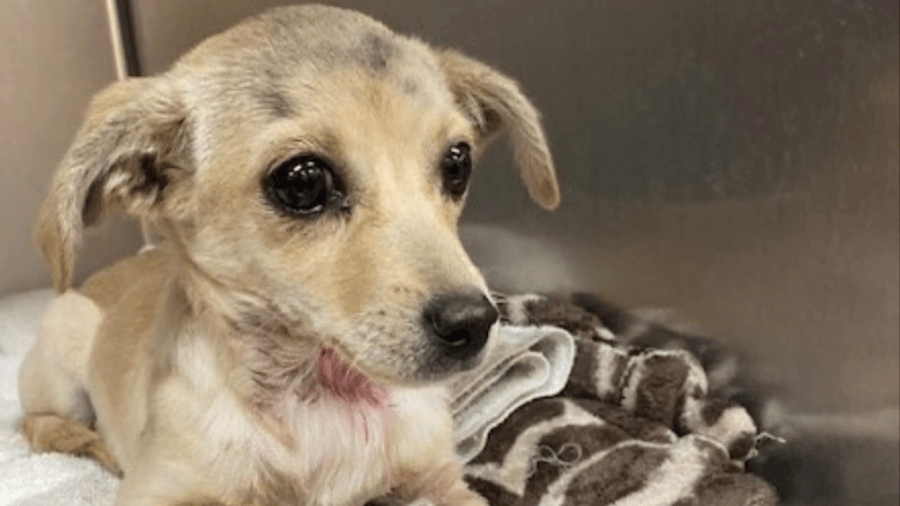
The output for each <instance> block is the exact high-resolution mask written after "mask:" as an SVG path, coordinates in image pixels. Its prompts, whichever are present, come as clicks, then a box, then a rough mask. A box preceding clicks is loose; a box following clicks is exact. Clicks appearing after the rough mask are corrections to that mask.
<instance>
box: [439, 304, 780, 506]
mask: <svg viewBox="0 0 900 506" xmlns="http://www.w3.org/2000/svg"><path fill="white" fill-rule="evenodd" d="M499 300H500V301H501V306H502V309H503V314H504V317H503V321H502V323H503V325H502V326H501V328H500V332H499V334H500V338H499V345H498V346H499V347H500V350H499V351H498V350H495V351H494V352H492V353H491V354H490V355H489V357H491V356H494V357H497V358H496V359H493V360H492V359H491V358H488V360H487V362H486V364H485V365H484V366H483V367H482V368H481V369H479V371H476V372H473V373H471V374H469V375H466V376H464V377H462V378H460V379H459V380H458V381H457V382H456V383H455V384H454V385H453V389H452V390H453V392H454V393H455V394H456V397H455V402H454V409H455V418H456V423H457V428H458V433H459V441H460V446H459V451H460V454H461V455H463V456H464V458H466V459H468V464H467V466H466V474H467V480H468V481H469V483H470V485H471V486H472V487H473V488H474V489H475V490H477V491H478V492H480V493H481V494H482V495H484V496H485V497H486V498H487V499H488V501H489V502H490V503H491V504H492V505H493V506H513V505H516V506H520V505H521V506H525V505H529V506H530V505H540V506H545V505H547V506H549V505H557V506H581V505H643V506H651V505H660V506H662V505H678V506H687V505H696V506H701V505H703V506H705V505H723V506H724V505H729V506H736V505H748V506H749V505H755V506H762V505H773V504H777V503H778V500H777V497H776V494H775V492H774V490H773V488H772V487H771V486H769V485H768V484H767V483H766V482H764V481H763V480H761V479H760V478H758V477H756V476H754V475H752V474H748V473H746V472H744V467H745V463H746V462H747V460H748V459H750V458H752V457H753V456H754V455H755V454H756V452H757V446H758V443H759V442H761V441H764V440H765V439H766V435H764V434H762V435H761V434H760V433H759V431H758V430H757V425H756V423H755V422H754V420H753V418H752V417H751V416H750V414H749V413H748V411H747V409H746V408H745V406H748V407H751V409H752V408H753V407H754V406H752V405H751V404H752V403H748V402H743V405H742V404H741V403H739V402H738V401H739V400H742V399H741V396H742V394H743V393H744V386H745V385H742V379H741V378H740V377H739V376H738V375H737V374H735V371H736V369H735V368H734V367H733V361H734V360H735V356H734V355H732V354H730V353H727V352H726V351H725V350H723V349H722V348H720V347H718V346H716V345H715V343H714V342H712V341H709V340H705V339H701V338H694V337H690V336H687V335H684V334H680V333H679V332H677V331H674V330H671V329H667V328H665V327H663V326H660V325H655V324H651V323H648V322H647V321H645V320H642V319H640V318H636V317H634V316H633V315H631V314H630V313H628V312H626V311H623V310H621V309H619V308H618V307H616V306H615V305H613V304H610V303H608V302H606V301H604V300H603V299H600V298H597V297H593V296H586V295H564V296H560V295H556V296H541V295H521V296H514V297H501V298H500V299H499ZM528 335H530V336H531V339H530V340H529V339H528V338H527V337H523V336H528ZM504 346H506V347H507V348H503V347H504ZM540 357H545V359H546V361H545V363H543V364H541V363H540V362H541V361H540ZM498 392H499V394H498ZM743 400H752V399H750V398H749V397H748V398H745V399H743Z"/></svg>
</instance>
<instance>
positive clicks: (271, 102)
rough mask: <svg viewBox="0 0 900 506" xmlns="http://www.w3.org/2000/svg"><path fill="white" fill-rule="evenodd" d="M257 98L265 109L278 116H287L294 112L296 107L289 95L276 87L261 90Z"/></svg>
mask: <svg viewBox="0 0 900 506" xmlns="http://www.w3.org/2000/svg"><path fill="white" fill-rule="evenodd" d="M257 100H258V101H259V103H260V105H261V106H262V107H263V108H264V109H266V110H267V111H269V112H270V113H271V114H272V115H273V116H276V117H278V118H287V117H289V116H291V115H293V113H294V107H293V106H292V105H291V101H290V100H289V99H288V97H287V95H285V94H284V93H283V92H282V91H280V90H278V89H276V88H269V89H265V90H262V91H260V92H259V93H258V94H257Z"/></svg>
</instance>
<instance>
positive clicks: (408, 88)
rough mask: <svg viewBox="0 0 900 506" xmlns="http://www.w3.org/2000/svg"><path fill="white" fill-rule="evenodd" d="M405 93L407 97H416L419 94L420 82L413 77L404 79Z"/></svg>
mask: <svg viewBox="0 0 900 506" xmlns="http://www.w3.org/2000/svg"><path fill="white" fill-rule="evenodd" d="M403 92H404V93H406V94H407V95H415V94H416V93H418V92H419V82H418V81H416V80H415V79H413V78H411V77H408V78H406V79H404V80H403Z"/></svg>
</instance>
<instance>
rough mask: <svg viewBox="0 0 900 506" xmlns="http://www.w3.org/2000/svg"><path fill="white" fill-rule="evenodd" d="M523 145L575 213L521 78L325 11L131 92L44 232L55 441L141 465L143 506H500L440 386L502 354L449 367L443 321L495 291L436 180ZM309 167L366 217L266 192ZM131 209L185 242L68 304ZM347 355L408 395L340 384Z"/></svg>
mask: <svg viewBox="0 0 900 506" xmlns="http://www.w3.org/2000/svg"><path fill="white" fill-rule="evenodd" d="M503 130H505V131H507V132H508V133H509V139H510V142H511V144H512V146H513V152H514V155H515V160H516V163H517V164H518V165H519V167H520V169H521V175H522V179H523V181H524V183H525V184H526V186H527V187H528V190H529V193H530V194H531V196H532V197H533V198H534V199H535V200H536V201H537V202H538V203H540V204H541V205H543V206H544V207H546V208H550V209H552V208H554V207H555V206H556V205H557V204H558V201H559V189H558V185H557V182H556V175H555V170H554V168H553V165H552V161H551V158H550V153H549V149H548V147H547V144H546V140H545V137H544V134H543V131H542V130H541V127H540V124H539V119H538V114H537V112H536V111H535V110H534V108H533V107H532V106H531V104H530V103H529V102H528V100H527V99H526V98H525V97H524V96H523V95H522V94H521V92H520V91H519V90H518V88H517V86H516V85H515V83H513V82H512V81H511V80H510V79H508V78H506V77H504V76H502V75H500V74H498V73H497V72H495V71H494V70H492V69H490V68H488V67H487V66H484V65H482V64H480V63H477V62H475V61H473V60H470V59H468V58H466V57H464V56H462V55H460V54H458V53H453V52H437V51H434V50H432V49H431V48H429V47H428V46H426V45H425V44H423V43H421V42H418V41H416V40H413V39H408V38H405V37H401V36H399V35H396V34H394V33H392V32H390V31H389V30H388V29H387V28H385V27H384V26H383V25H381V24H379V23H377V22H375V21H373V20H371V19H369V18H367V17H365V16H362V15H360V14H356V13H353V12H350V11H343V10H339V9H333V8H327V7H321V6H304V7H294V8H282V9H275V10H272V11H268V12H267V13H265V14H263V15H261V16H258V17H256V18H253V19H251V20H248V21H246V22H245V23H243V24H241V25H238V26H237V27H235V28H233V29H231V30H229V31H227V32H225V33H223V34H221V35H218V36H215V37H213V38H211V39H209V40H207V41H206V42H204V43H203V44H201V45H200V46H198V47H197V48H196V49H195V50H193V51H192V52H191V53H189V54H188V55H187V56H185V57H184V58H182V60H180V61H179V62H178V63H177V64H176V65H175V66H174V67H173V68H172V69H171V70H170V71H169V72H167V73H165V74H162V75H160V76H156V77H150V78H141V79H132V80H130V81H126V82H123V83H117V84H114V85H112V86H110V87H109V88H108V89H107V90H105V91H104V92H102V93H101V94H100V95H99V96H98V97H97V98H96V99H95V101H94V102H93V104H92V105H91V108H90V110H89V112H88V117H87V118H86V120H85V123H84V126H83V127H82V129H81V131H80V132H79V134H78V135H77V136H76V138H75V141H74V143H73V145H72V148H71V149H70V150H69V152H68V153H67V155H66V156H65V158H64V159H63V161H62V163H61V165H60V168H59V170H58V171H57V173H56V175H55V177H54V180H53V183H52V185H51V188H50V193H49V196H48V198H47V201H46V202H45V204H44V207H43V209H42V212H41V214H40V217H39V220H38V224H37V229H36V234H37V240H38V244H39V246H40V248H41V250H42V251H43V253H44V255H45V256H46V257H47V260H48V263H49V265H50V268H51V272H52V275H53V279H54V286H55V287H56V288H57V290H59V291H60V292H61V295H60V297H59V299H57V301H56V302H55V303H54V304H53V305H52V307H51V309H50V310H49V311H48V313H47V315H46V317H45V324H44V328H43V331H42V334H41V337H40V339H39V340H38V343H37V344H36V346H35V348H34V349H33V350H32V351H31V352H30V353H29V355H28V357H27V358H26V360H25V362H24V363H23V367H22V370H21V371H20V378H21V381H20V391H21V398H22V402H23V407H24V410H25V412H26V419H25V421H24V423H23V431H24V433H25V434H26V435H27V437H28V440H29V441H30V442H31V444H32V447H33V448H34V449H35V450H38V451H64V452H69V453H75V454H79V455H87V456H92V457H94V458H96V459H98V460H100V462H101V463H102V464H103V465H104V466H106V467H107V468H108V469H113V470H115V469H119V468H121V470H122V471H123V473H124V480H123V482H122V486H121V490H120V493H119V496H118V502H117V504H119V505H151V504H154V505H155V504H159V505H163V504H165V505H175V504H222V505H237V504H288V503H290V504H305V505H310V506H315V505H320V506H325V505H334V506H359V505H360V504H362V503H364V502H366V501H368V500H370V499H372V498H375V497H379V496H385V495H391V496H392V497H393V498H394V499H395V500H404V501H405V500H411V499H414V498H419V497H423V498H428V499H431V500H433V501H434V502H435V503H436V504H440V505H454V506H455V505H482V504H485V503H484V501H483V500H482V499H481V498H480V497H478V496H477V495H476V494H474V493H473V492H471V491H470V490H469V489H468V488H467V487H466V485H465V484H464V482H463V481H462V478H461V463H460V462H459V461H458V460H457V458H456V457H455V454H454V449H453V437H452V425H451V421H450V417H449V414H448V411H447V407H446V403H445V399H444V391H443V387H442V386H441V381H442V380H443V379H445V378H447V377H448V376H450V375H452V374H453V373H455V372H458V371H462V370H465V369H467V368H471V367H473V366H474V365H475V364H476V363H477V359H478V357H475V358H473V359H467V360H449V359H447V358H445V357H443V356H442V355H440V354H439V353H438V352H437V351H436V348H434V345H432V344H429V343H430V341H429V340H428V339H426V330H425V329H424V325H425V323H424V322H423V317H422V311H423V307H425V306H426V304H427V303H428V302H429V300H432V299H433V298H434V297H436V296H440V295H442V294H447V293H457V292H458V293H462V292H466V293H472V292H475V293H478V292H480V293H483V294H485V295H486V294H487V288H486V286H485V283H484V280H483V278H482V276H481V274H480V273H479V272H478V271H477V269H476V268H475V267H474V266H473V265H472V263H471V261H470V260H469V257H468V256H467V254H466V253H465V251H464V250H463V248H462V246H461V245H460V243H459V240H458V238H457V234H456V228H457V220H458V218H459V215H460V212H461V204H462V202H458V201H454V200H452V199H450V198H448V197H447V196H446V195H444V194H443V193H442V190H441V178H440V175H439V172H438V170H437V167H438V164H439V162H440V160H441V157H442V156H443V153H444V152H445V150H446V149H447V148H448V146H450V145H452V144H453V143H457V142H467V143H469V144H471V145H472V147H473V150H474V152H475V153H478V152H480V151H481V150H482V149H483V147H484V145H485V143H486V142H487V141H488V139H489V138H491V137H493V136H494V134H496V133H498V132H500V131H503ZM300 153H315V154H317V155H318V156H321V157H324V158H326V159H328V160H329V161H330V162H331V163H332V164H333V165H334V166H335V167H336V172H337V173H339V175H340V177H341V178H342V180H344V183H345V184H346V187H347V195H348V198H349V202H350V206H349V211H347V213H346V214H345V215H339V214H336V213H323V214H322V215H321V216H317V217H316V218H312V219H307V218H302V217H296V216H288V215H285V214H284V213H281V212H278V210H277V209H276V208H275V207H273V205H272V203H271V202H269V201H267V198H266V195H265V194H264V192H263V188H262V186H263V185H262V181H263V180H264V178H265V177H266V174H267V173H268V172H269V171H270V170H271V169H273V168H274V167H276V166H277V165H278V164H279V163H281V162H283V161H285V160H287V159H289V158H291V157H294V156H296V155H297V154H300ZM114 205H116V206H119V207H121V208H122V209H124V210H125V211H126V212H127V213H129V214H131V215H133V216H136V217H140V218H142V219H145V220H147V221H148V222H150V223H151V224H152V225H153V227H154V228H155V229H156V230H157V231H158V232H159V233H160V234H161V236H162V237H163V240H162V242H161V244H160V245H159V247H158V248H156V249H154V250H151V251H148V252H144V253H140V254H138V255H136V256H134V257H132V258H129V259H126V260H123V261H122V262H120V263H118V264H116V265H114V266H112V267H109V268H107V269H105V270H103V271H101V272H99V273H97V274H95V275H94V276H93V277H91V278H90V279H88V281H87V282H86V283H85V284H84V285H83V286H82V287H81V290H80V291H79V292H76V291H73V290H70V289H69V287H70V285H71V282H72V273H73V267H74V261H75V260H74V259H75V251H76V249H77V247H78V245H79V243H80V240H81V235H82V229H83V227H84V226H86V225H92V224H95V223H97V222H99V221H100V220H102V217H103V215H104V214H105V211H106V210H107V209H108V208H110V207H112V206H114ZM66 290H68V291H66ZM323 347H329V348H333V349H334V350H336V351H337V353H338V354H339V356H340V357H341V358H342V359H343V360H344V361H345V362H346V363H348V364H350V365H352V366H353V367H354V368H356V369H358V370H359V371H361V372H362V373H364V374H365V376H366V377H368V378H370V381H371V382H372V383H373V384H375V385H377V386H378V387H379V388H381V389H383V390H384V391H385V392H386V395H387V398H388V399H389V402H388V403H387V404H386V405H384V406H383V407H379V406H374V405H364V404H360V405H354V404H348V403H346V402H344V401H343V400H341V399H339V398H337V397H330V396H329V394H328V392H327V391H323V390H321V386H320V385H319V384H318V380H317V375H316V364H317V360H318V359H319V356H320V353H321V350H322V349H323ZM98 434H99V437H98V436H97V435H98ZM100 438H102V441H101V439H100ZM107 448H108V451H107Z"/></svg>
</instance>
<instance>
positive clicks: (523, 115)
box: [440, 51, 559, 210]
mask: <svg viewBox="0 0 900 506" xmlns="http://www.w3.org/2000/svg"><path fill="white" fill-rule="evenodd" d="M440 62H441V65H442V67H443V68H444V72H445V73H446V75H447V78H448V81H449V84H450V89H451V90H452V91H453V93H454V95H455V96H456V101H457V103H458V104H459V105H460V107H462V109H463V111H465V113H466V114H468V115H469V116H470V117H471V118H472V120H473V122H474V123H475V125H476V127H477V128H478V131H479V133H480V134H481V135H482V137H483V138H485V139H487V138H490V137H491V136H493V135H494V134H496V133H498V132H500V131H504V130H505V131H506V132H508V134H509V139H510V142H511V144H512V149H513V159H514V161H515V163H516V165H517V166H518V168H519V174H520V175H521V177H522V181H523V182H524V183H525V187H526V188H528V194H529V195H530V196H531V199H532V200H534V201H535V202H537V203H538V204H540V205H541V206H543V207H544V208H545V209H548V210H553V209H556V206H558V205H559V183H558V182H557V179H556V169H555V168H554V167H553V158H552V157H551V156H550V148H549V146H548V145H547V139H546V137H545V136H544V130H543V128H542V127H541V121H540V115H539V114H538V112H537V110H536V109H535V108H534V106H533V105H532V104H531V102H529V101H528V99H527V98H525V95H523V94H522V92H521V91H520V90H519V87H518V85H517V84H516V83H515V81H513V80H512V79H510V78H508V77H506V76H504V75H503V74H501V73H499V72H497V71H496V70H494V69H492V68H490V67H488V66H487V65H484V64H483V63H480V62H478V61H475V60H472V59H471V58H468V57H466V56H464V55H462V54H459V53H457V52H455V51H445V52H443V53H441V54H440Z"/></svg>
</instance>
